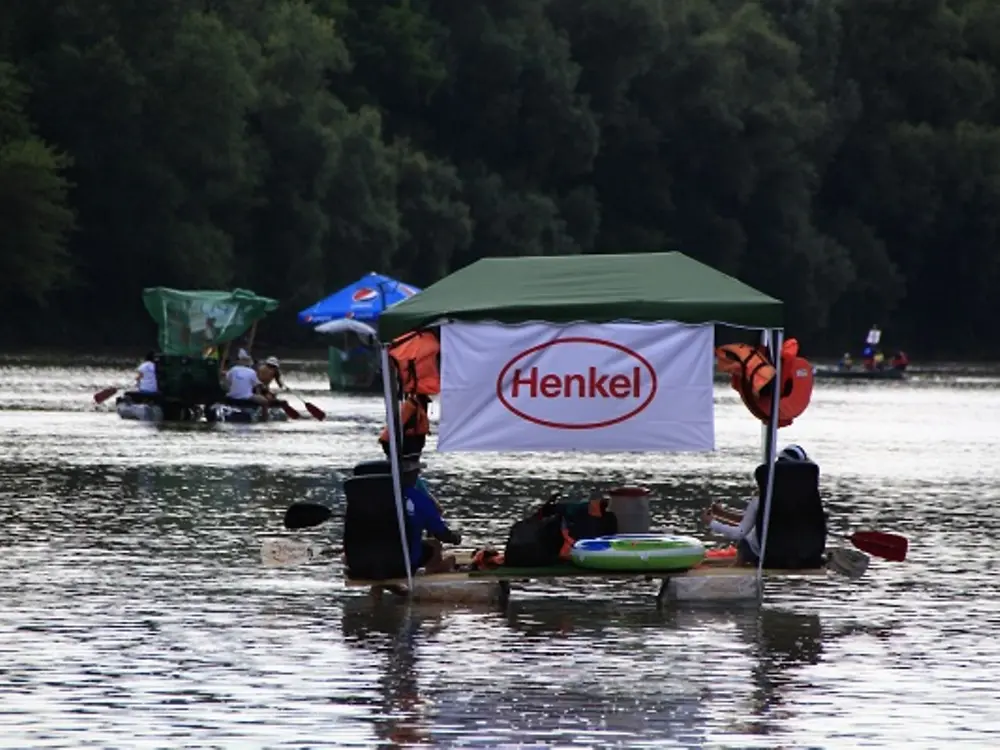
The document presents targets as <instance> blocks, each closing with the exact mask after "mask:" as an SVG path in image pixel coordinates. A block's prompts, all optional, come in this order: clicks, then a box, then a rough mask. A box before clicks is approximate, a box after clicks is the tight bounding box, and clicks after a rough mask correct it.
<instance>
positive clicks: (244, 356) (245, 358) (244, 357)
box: [236, 349, 253, 362]
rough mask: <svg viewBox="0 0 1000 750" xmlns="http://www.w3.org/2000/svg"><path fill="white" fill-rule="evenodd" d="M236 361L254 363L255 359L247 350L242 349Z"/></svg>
mask: <svg viewBox="0 0 1000 750" xmlns="http://www.w3.org/2000/svg"><path fill="white" fill-rule="evenodd" d="M236 359H238V360H239V361H240V362H253V357H251V356H250V353H249V352H248V351H247V350H246V349H240V351H239V352H238V353H237V355H236Z"/></svg>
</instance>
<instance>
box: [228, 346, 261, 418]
mask: <svg viewBox="0 0 1000 750" xmlns="http://www.w3.org/2000/svg"><path fill="white" fill-rule="evenodd" d="M252 365H253V359H252V358H251V357H250V355H249V354H248V353H247V352H246V350H244V349H240V353H239V357H238V358H237V362H236V364H235V365H234V366H233V367H230V368H229V371H228V372H227V373H226V397H227V398H228V399H229V400H230V401H253V402H255V403H257V404H260V405H261V406H266V405H267V397H266V396H262V395H260V394H259V393H256V389H257V387H258V386H260V385H261V382H260V378H258V377H257V372H256V371H255V370H254V369H253V367H252Z"/></svg>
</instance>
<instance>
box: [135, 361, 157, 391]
mask: <svg viewBox="0 0 1000 750" xmlns="http://www.w3.org/2000/svg"><path fill="white" fill-rule="evenodd" d="M135 390H136V392H137V393H156V392H157V391H158V390H159V386H158V384H157V382H156V352H147V354H146V358H145V359H144V360H143V361H142V363H141V364H140V365H139V367H138V368H137V369H136V375H135Z"/></svg>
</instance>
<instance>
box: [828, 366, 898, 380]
mask: <svg viewBox="0 0 1000 750" xmlns="http://www.w3.org/2000/svg"><path fill="white" fill-rule="evenodd" d="M813 375H814V376H815V377H817V378H830V379H836V380H906V370H901V369H899V368H896V367H887V368H885V369H884V370H864V369H862V368H860V367H859V368H857V369H853V368H852V369H850V370H845V369H841V368H838V367H817V368H815V369H814V370H813Z"/></svg>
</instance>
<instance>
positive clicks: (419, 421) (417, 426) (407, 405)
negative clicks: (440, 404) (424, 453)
mask: <svg viewBox="0 0 1000 750" xmlns="http://www.w3.org/2000/svg"><path fill="white" fill-rule="evenodd" d="M400 419H401V420H402V422H403V438H404V439H405V438H408V437H421V436H424V435H427V433H429V432H430V431H431V423H430V419H429V418H428V416H427V410H426V409H424V407H423V405H422V404H421V403H420V402H418V401H417V400H416V398H407V399H406V400H405V401H404V402H403V409H402V414H401V415H400ZM378 439H379V441H380V442H383V443H388V442H389V425H386V426H385V427H383V428H382V434H381V435H379V438H378Z"/></svg>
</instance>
